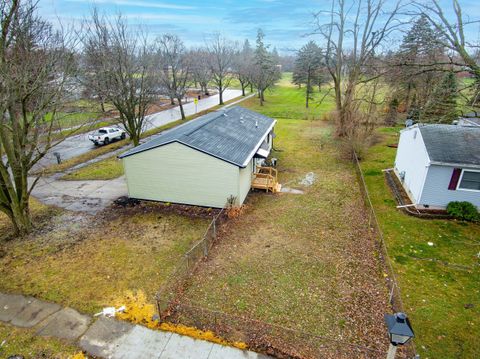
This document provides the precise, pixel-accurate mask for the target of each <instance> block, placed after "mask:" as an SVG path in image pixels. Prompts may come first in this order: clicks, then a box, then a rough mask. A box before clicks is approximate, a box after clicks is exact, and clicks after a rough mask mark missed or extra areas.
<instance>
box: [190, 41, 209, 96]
mask: <svg viewBox="0 0 480 359" xmlns="http://www.w3.org/2000/svg"><path fill="white" fill-rule="evenodd" d="M188 57H189V62H190V69H191V74H192V80H193V81H194V83H195V85H196V84H198V85H200V91H201V92H202V93H203V94H204V95H207V94H208V84H209V83H210V81H211V80H212V71H211V68H210V54H209V53H208V51H207V50H206V49H202V48H198V49H192V50H190V52H189V53H188Z"/></svg>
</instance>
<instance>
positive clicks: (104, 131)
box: [98, 130, 107, 134]
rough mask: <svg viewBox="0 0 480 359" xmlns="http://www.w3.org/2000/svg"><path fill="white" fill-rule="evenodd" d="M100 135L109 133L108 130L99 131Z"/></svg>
mask: <svg viewBox="0 0 480 359" xmlns="http://www.w3.org/2000/svg"><path fill="white" fill-rule="evenodd" d="M98 133H101V134H104V133H107V130H98Z"/></svg>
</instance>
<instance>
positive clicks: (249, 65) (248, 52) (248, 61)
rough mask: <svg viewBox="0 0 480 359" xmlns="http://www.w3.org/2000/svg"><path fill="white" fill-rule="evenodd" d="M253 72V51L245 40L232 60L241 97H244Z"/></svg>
mask: <svg viewBox="0 0 480 359" xmlns="http://www.w3.org/2000/svg"><path fill="white" fill-rule="evenodd" d="M253 70H254V69H253V50H252V48H251V47H250V43H249V41H248V40H245V42H244V44H243V48H242V50H241V51H239V52H238V53H237V54H236V55H235V59H234V72H235V76H236V77H237V79H238V82H240V86H241V87H242V96H245V89H246V88H247V87H248V86H249V85H250V81H251V79H252V73H253Z"/></svg>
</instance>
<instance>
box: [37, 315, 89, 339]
mask: <svg viewBox="0 0 480 359" xmlns="http://www.w3.org/2000/svg"><path fill="white" fill-rule="evenodd" d="M91 321H92V319H91V318H90V316H88V315H84V314H80V313H79V312H77V311H76V310H74V309H72V308H64V309H62V310H60V311H59V312H56V313H55V314H53V315H51V316H50V317H48V318H47V319H46V320H44V321H43V322H42V323H40V328H39V329H38V330H37V334H39V335H42V336H46V337H56V338H62V339H67V340H76V339H78V338H79V337H80V336H81V335H82V334H83V333H85V332H86V330H87V329H88V326H89V324H90V322H91Z"/></svg>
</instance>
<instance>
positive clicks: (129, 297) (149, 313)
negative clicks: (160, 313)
mask: <svg viewBox="0 0 480 359" xmlns="http://www.w3.org/2000/svg"><path fill="white" fill-rule="evenodd" d="M115 304H116V306H117V307H120V306H125V311H124V312H119V313H117V317H118V318H120V319H123V320H127V321H129V322H132V323H136V324H142V325H145V326H146V327H148V328H150V329H160V330H163V331H167V332H172V333H177V334H180V335H186V336H189V337H191V338H195V339H200V340H206V341H209V342H212V343H216V344H220V345H225V346H233V347H235V348H238V349H242V350H243V349H247V347H248V346H247V344H246V343H244V342H229V341H227V340H226V339H224V338H221V337H219V336H217V335H216V334H215V333H214V332H212V331H211V330H200V329H197V328H195V327H189V326H186V325H183V324H173V323H160V322H159V321H158V320H154V319H153V316H154V315H155V306H154V305H153V304H150V303H148V301H147V297H146V295H145V293H144V292H143V291H142V290H138V291H136V292H133V291H127V292H126V293H125V296H124V297H122V298H120V299H119V300H117V301H116V303H115ZM74 359H83V358H82V357H79V358H74Z"/></svg>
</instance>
